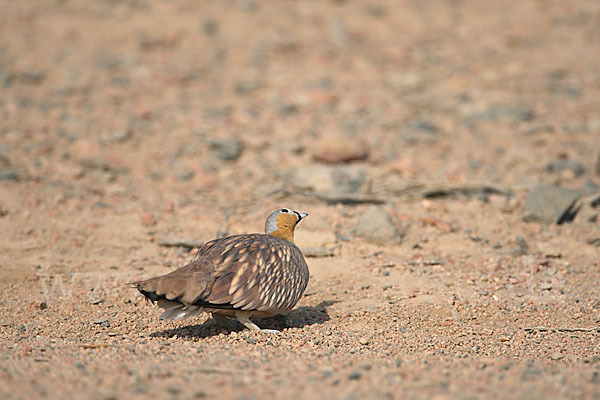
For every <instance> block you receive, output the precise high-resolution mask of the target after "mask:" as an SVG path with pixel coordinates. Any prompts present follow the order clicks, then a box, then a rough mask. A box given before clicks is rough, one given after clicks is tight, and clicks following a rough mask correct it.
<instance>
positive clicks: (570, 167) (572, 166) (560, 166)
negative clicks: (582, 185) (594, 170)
mask: <svg viewBox="0 0 600 400" xmlns="http://www.w3.org/2000/svg"><path fill="white" fill-rule="evenodd" d="M546 170H547V171H548V172H550V173H561V172H565V171H568V172H570V173H571V174H573V176H581V175H583V174H584V173H585V167H584V166H583V165H582V164H581V163H578V162H576V161H569V160H554V161H550V162H549V163H548V165H546Z"/></svg>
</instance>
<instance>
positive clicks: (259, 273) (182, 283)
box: [130, 208, 309, 332]
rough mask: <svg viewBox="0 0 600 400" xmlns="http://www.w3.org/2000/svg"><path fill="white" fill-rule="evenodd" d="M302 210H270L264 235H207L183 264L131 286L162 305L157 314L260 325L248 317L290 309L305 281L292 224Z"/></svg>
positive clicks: (306, 275)
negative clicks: (207, 315)
mask: <svg viewBox="0 0 600 400" xmlns="http://www.w3.org/2000/svg"><path fill="white" fill-rule="evenodd" d="M307 215H308V214H307V213H304V212H297V211H294V210H292V209H289V208H281V209H278V210H275V211H273V212H272V213H271V214H270V215H269V216H268V217H267V220H266V222H265V233H264V234H262V233H250V234H242V235H233V236H228V237H225V238H219V239H214V240H211V241H209V242H207V243H205V244H204V245H203V246H202V247H200V249H198V251H197V253H196V254H195V255H194V257H193V258H192V259H191V261H190V262H189V263H188V264H187V265H185V266H183V267H181V268H178V269H176V270H174V271H172V272H170V273H168V274H166V275H162V276H157V277H153V278H150V279H147V280H142V281H136V282H131V283H130V285H131V286H132V287H134V288H136V289H137V290H139V292H140V293H141V294H143V295H144V296H145V297H146V300H150V301H151V302H152V303H157V304H158V306H159V307H160V308H162V309H164V311H163V313H162V315H161V319H172V320H179V319H186V318H189V317H192V316H196V315H200V314H202V313H204V312H207V313H211V314H212V316H213V319H215V320H216V321H218V322H227V321H230V318H234V319H237V321H239V322H240V323H241V324H242V325H244V326H245V327H246V328H248V329H250V330H261V329H260V328H259V327H258V326H257V325H256V324H255V323H254V322H252V320H251V318H268V317H273V316H276V315H279V314H283V313H286V312H288V311H290V310H292V309H293V308H294V306H295V305H296V304H297V303H298V300H300V298H301V297H302V295H303V294H304V290H305V289H306V286H307V285H308V279H309V270H308V265H307V264H306V260H305V259H304V256H303V254H302V251H301V250H300V249H299V248H298V247H297V246H296V244H295V243H294V231H295V228H296V225H298V223H299V222H300V221H301V220H303V219H304V218H306V216H307ZM263 331H268V332H278V331H274V330H268V329H265V330H263Z"/></svg>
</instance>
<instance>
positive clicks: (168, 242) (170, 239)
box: [158, 236, 204, 249]
mask: <svg viewBox="0 0 600 400" xmlns="http://www.w3.org/2000/svg"><path fill="white" fill-rule="evenodd" d="M158 245H159V246H164V247H184V248H186V249H195V248H200V247H202V246H203V245H204V243H203V242H200V241H198V240H196V239H194V238H182V237H178V236H165V237H163V238H162V239H160V240H159V241H158Z"/></svg>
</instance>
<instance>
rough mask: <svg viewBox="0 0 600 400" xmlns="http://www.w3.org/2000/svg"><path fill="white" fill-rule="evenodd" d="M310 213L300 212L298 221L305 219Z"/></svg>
mask: <svg viewBox="0 0 600 400" xmlns="http://www.w3.org/2000/svg"><path fill="white" fill-rule="evenodd" d="M307 215H308V214H307V213H303V212H301V213H298V221H300V220H301V219H303V218H304V217H306V216H307Z"/></svg>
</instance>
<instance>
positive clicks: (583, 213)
mask: <svg viewBox="0 0 600 400" xmlns="http://www.w3.org/2000/svg"><path fill="white" fill-rule="evenodd" d="M599 213H600V210H598V209H595V208H594V207H592V206H591V205H590V204H589V203H588V202H582V203H581V205H580V206H579V207H578V209H577V214H575V219H574V220H573V222H574V223H576V224H590V223H592V224H595V223H596V222H598V214H599Z"/></svg>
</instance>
